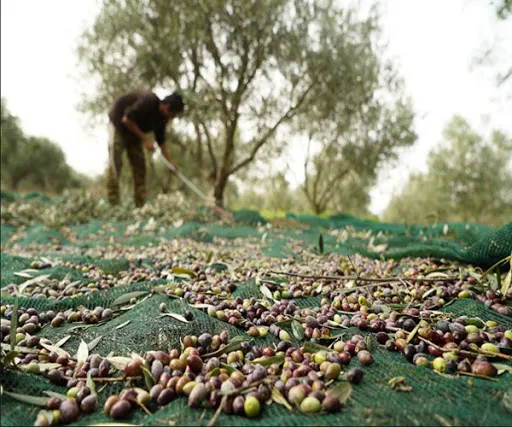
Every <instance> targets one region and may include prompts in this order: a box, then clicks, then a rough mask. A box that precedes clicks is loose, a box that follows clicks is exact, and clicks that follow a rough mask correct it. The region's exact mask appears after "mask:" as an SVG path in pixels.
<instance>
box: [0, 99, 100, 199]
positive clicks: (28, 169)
mask: <svg viewBox="0 0 512 427" xmlns="http://www.w3.org/2000/svg"><path fill="white" fill-rule="evenodd" d="M0 146H1V156H0V158H1V160H0V161H1V178H2V190H3V191H4V190H12V191H27V190H28V191H41V192H46V193H49V194H58V193H61V192H62V191H63V190H64V189H66V188H79V187H83V186H86V185H88V184H90V183H91V182H92V181H93V180H92V179H91V178H89V177H86V176H85V175H82V174H79V173H77V172H76V171H74V170H73V169H72V168H71V167H70V166H69V165H68V164H67V163H66V158H65V156H64V152H63V151H62V149H61V148H60V147H59V146H58V145H57V144H55V143H53V142H52V141H50V140H49V139H47V138H40V137H36V136H27V135H25V134H24V132H23V130H22V129H21V125H20V123H19V120H18V118H17V117H15V116H14V115H12V114H11V113H10V112H9V109H8V108H7V102H6V100H5V99H3V98H2V144H1V145H0Z"/></svg>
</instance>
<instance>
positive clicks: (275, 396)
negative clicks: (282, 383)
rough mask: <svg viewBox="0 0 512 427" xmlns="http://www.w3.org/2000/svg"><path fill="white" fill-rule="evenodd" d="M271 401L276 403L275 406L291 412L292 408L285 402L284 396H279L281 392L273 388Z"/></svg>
mask: <svg viewBox="0 0 512 427" xmlns="http://www.w3.org/2000/svg"><path fill="white" fill-rule="evenodd" d="M271 398H272V400H273V401H274V402H276V403H277V404H279V405H283V406H284V407H285V408H286V409H288V410H289V411H291V410H293V408H292V407H291V406H290V404H289V403H288V402H287V401H286V399H285V398H284V396H283V395H282V394H281V392H280V391H279V390H278V389H277V388H275V387H272V396H271Z"/></svg>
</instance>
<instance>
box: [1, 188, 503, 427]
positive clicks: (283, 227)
mask: <svg viewBox="0 0 512 427" xmlns="http://www.w3.org/2000/svg"><path fill="white" fill-rule="evenodd" d="M20 198H21V196H19V195H14V194H2V207H3V209H4V208H5V209H7V208H8V207H9V205H10V204H12V203H20V201H19V200H20ZM24 201H26V203H28V204H29V205H30V203H37V204H38V206H40V207H41V206H45V205H50V204H56V203H57V204H58V203H60V202H59V201H58V200H57V201H55V200H52V199H48V198H42V197H41V196H39V195H37V194H32V195H31V196H30V199H26V200H24ZM31 206H33V205H31ZM197 212H198V213H197V215H196V216H195V217H193V218H190V220H187V221H185V222H182V223H181V224H180V223H176V224H174V226H170V225H169V226H168V225H162V222H159V221H158V219H157V218H156V219H155V221H151V219H149V218H147V219H141V220H139V221H133V220H132V221H130V220H126V219H124V218H121V217H120V218H119V219H116V220H111V221H108V220H107V219H105V218H102V217H101V216H98V217H96V218H94V217H91V218H89V219H84V220H80V221H77V222H76V223H74V224H73V223H72V224H66V225H65V226H59V227H53V228H52V227H50V226H48V225H44V224H42V223H41V222H39V223H38V222H36V221H30V223H27V224H18V223H16V221H15V220H13V219H12V218H13V217H5V216H4V213H2V226H1V242H2V253H1V258H0V262H1V283H0V284H1V289H2V304H3V305H10V304H14V302H15V301H17V302H18V304H19V306H20V307H26V308H29V307H30V308H34V309H36V310H37V311H38V312H43V311H48V310H53V311H54V312H58V311H66V310H69V309H71V310H77V309H80V308H82V307H85V308H87V309H90V310H93V309H94V308H95V307H98V306H101V307H103V308H115V307H114V306H113V303H114V302H115V301H116V299H118V298H119V297H120V296H122V295H124V294H127V293H132V292H135V291H141V292H142V291H147V292H148V293H147V296H149V297H148V298H142V299H139V301H138V302H137V303H136V304H134V305H133V306H132V307H130V309H127V310H125V311H122V312H121V313H120V314H119V315H117V316H115V317H113V318H112V319H111V320H110V321H108V322H103V323H102V322H100V323H99V324H97V325H93V326H91V327H85V326H86V325H82V324H79V325H82V326H83V327H79V328H77V327H76V326H77V325H76V324H74V323H68V322H66V323H64V324H63V325H62V326H60V327H52V326H45V327H43V329H42V330H41V331H40V332H39V333H38V335H39V336H41V337H44V338H47V339H49V340H51V341H52V342H54V343H55V342H57V341H59V340H60V339H62V338H63V337H66V336H68V335H69V339H68V340H67V341H66V342H65V344H63V345H62V349H64V350H65V351H67V352H68V353H69V354H70V355H72V356H73V355H75V354H76V353H77V349H78V347H79V345H80V343H81V342H82V341H84V342H86V343H91V342H92V341H93V340H95V339H96V338H99V337H101V338H99V340H98V341H97V344H96V346H95V347H94V352H95V353H99V354H100V355H102V356H107V355H108V354H114V355H115V356H130V354H132V353H137V354H140V355H144V354H145V352H147V351H149V350H164V351H168V350H169V349H171V348H180V338H182V337H183V336H185V335H196V336H199V335H200V334H202V333H204V332H209V333H211V334H218V333H220V332H221V331H222V330H223V329H227V330H228V331H229V334H230V337H235V336H245V337H249V336H248V335H247V333H246V332H245V331H244V330H243V328H240V327H237V326H231V325H230V324H228V323H226V322H221V321H220V320H217V319H215V318H212V317H211V316H209V315H208V314H207V313H206V312H205V311H204V310H202V309H198V308H195V307H193V306H191V305H190V304H189V303H188V302H187V301H186V300H185V299H183V298H173V299H169V298H168V297H167V296H165V295H162V294H159V293H151V290H152V289H154V288H155V287H156V286H158V285H166V284H167V283H168V282H169V281H168V280H163V279H161V278H160V279H154V278H152V277H151V275H149V276H142V275H141V277H139V278H138V279H136V280H132V281H129V280H125V281H122V285H119V286H114V287H110V288H105V289H102V288H98V287H94V286H91V290H90V292H85V293H83V292H82V293H77V294H73V293H71V294H69V296H65V297H64V298H57V299H55V298H53V299H52V298H44V297H41V295H37V292H33V293H32V295H28V294H26V293H20V295H18V296H16V295H15V294H13V293H12V292H10V290H11V288H10V287H12V286H13V285H17V286H18V287H17V289H18V290H19V289H20V285H21V284H23V283H26V282H27V280H28V279H29V278H31V277H35V276H37V275H45V280H52V279H57V280H63V279H67V280H68V282H75V283H76V286H78V287H79V286H81V285H82V284H85V285H87V284H89V283H91V282H92V281H93V280H92V279H91V277H93V276H90V275H89V270H88V269H87V266H91V265H93V266H95V268H96V269H101V271H103V272H104V273H106V274H109V275H112V277H118V278H119V277H125V276H123V274H125V273H126V272H127V271H129V270H130V269H131V270H130V271H133V269H134V268H136V267H137V266H148V268H149V270H150V271H161V270H162V269H165V268H170V267H172V266H182V267H184V268H186V267H187V266H189V265H191V264H194V263H197V262H198V263H202V264H204V265H210V266H214V265H215V263H217V264H218V265H227V266H230V265H231V264H232V263H233V264H237V263H238V264H237V265H238V266H240V270H243V268H244V265H246V266H247V268H248V267H250V266H251V265H253V264H252V263H255V262H256V261H255V260H254V258H255V257H256V254H257V256H258V257H259V261H258V262H259V264H257V263H256V264H254V265H258V266H259V268H260V270H264V269H265V268H266V266H267V265H268V266H275V265H280V266H281V268H280V269H281V270H282V271H285V270H287V268H288V267H289V266H291V265H295V264H299V265H300V264H303V263H305V262H306V260H312V259H329V260H333V262H336V263H339V262H341V260H344V259H345V260H346V256H347V255H349V256H351V258H350V259H353V258H352V256H354V257H360V258H361V259H362V258H363V257H364V258H369V259H373V260H376V261H378V262H384V261H386V260H395V261H396V265H397V266H405V265H407V263H408V262H411V263H412V262H413V261H414V260H415V259H435V260H442V261H443V262H446V263H449V262H454V263H459V264H461V265H471V266H474V267H475V269H476V270H475V271H485V269H487V268H489V267H491V266H492V265H494V264H496V263H497V262H499V261H500V260H503V259H504V258H506V257H507V256H510V254H511V253H512V223H509V224H507V225H505V226H503V227H502V228H499V229H493V228H490V227H487V226H483V225H479V224H466V223H448V224H444V223H443V224H436V225H434V226H432V225H428V226H427V225H425V226H422V225H401V224H387V223H379V222H373V221H367V220H361V219H359V218H356V217H352V216H349V215H337V216H332V217H329V218H320V217H316V216H312V215H295V214H291V213H290V214H288V215H287V216H286V218H284V219H281V220H280V221H279V222H276V221H267V220H266V219H264V218H263V217H261V216H260V215H259V214H258V213H257V212H253V211H238V212H233V214H234V218H235V221H234V223H233V224H225V223H222V222H220V221H217V220H216V218H213V219H212V220H211V221H209V222H204V221H203V220H202V219H201V211H197ZM6 218H7V219H6ZM148 224H149V225H148ZM182 248H183V249H185V248H188V249H187V251H185V250H182ZM306 253H307V254H308V255H307V256H306ZM141 254H143V256H142V258H141ZM35 261H37V262H38V263H39V264H42V263H46V264H48V265H47V266H46V268H41V269H37V268H35V269H34V262H35ZM279 263H280V264H279ZM237 268H238V267H237ZM269 268H270V267H269ZM25 270H27V271H28V273H27V274H20V272H23V271H25ZM36 270H37V272H36ZM178 276H179V275H178ZM271 276H272V274H270V272H269V277H271ZM280 277H281V279H282V278H283V277H282V276H280ZM186 282H187V278H186V277H181V276H179V277H176V278H175V279H174V283H173V286H175V287H179V286H180V284H181V283H186ZM259 284H260V283H259V282H258V281H257V280H256V279H255V278H254V277H248V278H246V280H241V281H238V282H237V283H236V290H234V292H233V296H234V297H236V296H241V297H242V298H250V297H255V298H263V297H264V295H263V293H262V291H261V289H260V286H259ZM320 300H321V295H320V296H310V297H300V298H296V299H295V303H296V305H297V306H298V307H313V306H315V305H319V303H320ZM162 302H164V303H166V304H167V310H168V311H169V312H171V313H176V314H181V315H184V314H185V312H186V310H188V311H190V312H191V313H192V316H191V319H192V320H189V321H188V323H184V322H181V321H179V320H178V319H175V318H173V317H168V316H161V313H160V310H159V306H160V304H161V303H162ZM508 304H510V300H509V301H508ZM439 310H440V311H443V312H448V313H453V314H454V316H469V317H473V318H479V319H481V320H482V321H483V322H488V321H495V322H496V323H497V324H499V325H501V326H502V327H503V328H504V329H507V330H510V329H512V317H510V316H508V315H505V314H501V313H500V312H497V311H495V310H491V308H489V307H487V306H486V305H484V304H483V303H482V302H479V301H477V300H475V299H472V298H460V299H455V300H454V301H453V303H451V304H446V307H442V308H440V309H439ZM87 326H90V325H87ZM336 334H343V336H344V339H348V337H351V336H352V335H355V334H360V335H362V336H363V337H366V336H367V335H368V336H369V337H370V338H369V340H370V346H371V349H372V350H371V353H372V355H373V356H374V360H375V362H374V363H373V364H372V365H370V366H368V367H365V368H364V372H365V377H364V380H363V381H362V383H361V384H360V385H358V386H357V387H354V388H353V391H352V394H351V396H350V399H349V400H348V401H347V402H346V404H345V405H344V406H343V409H342V411H341V412H340V413H336V414H324V413H322V414H320V415H315V416H314V417H311V416H307V415H305V414H303V413H301V412H300V411H299V410H297V409H294V410H292V411H289V410H288V409H286V408H285V407H284V406H281V405H279V404H276V403H273V404H271V405H264V408H263V409H262V413H261V415H260V416H259V417H257V418H254V419H249V418H246V417H243V416H238V415H233V414H230V415H227V414H224V413H221V414H220V416H219V418H218V419H217V422H216V425H233V426H235V425H237V426H250V425H282V426H286V425H289V426H302V425H313V424H314V425H511V424H512V404H511V402H510V399H511V397H512V395H511V394H510V391H511V390H512V372H505V373H504V374H502V375H499V376H498V377H496V378H495V380H489V379H485V378H477V377H469V376H460V375H459V376H455V375H441V374H437V373H436V372H434V371H433V370H432V369H431V368H428V367H421V366H415V365H414V364H412V363H410V362H408V361H407V360H406V359H405V358H404V357H403V356H402V355H400V354H399V353H397V352H390V351H388V350H387V349H385V348H383V347H382V346H381V345H379V344H378V343H377V341H376V340H375V336H374V334H371V333H368V332H366V331H361V330H360V329H358V328H356V327H353V326H351V327H348V328H345V329H339V330H333V335H336ZM249 338H251V337H249ZM252 340H253V343H252V344H259V345H273V344H277V343H278V342H279V339H278V338H277V337H275V336H273V335H272V334H268V335H267V336H265V337H258V338H252ZM291 341H292V342H293V343H294V344H295V345H297V346H299V345H300V342H299V341H297V340H296V338H295V337H293V336H292V337H291ZM4 342H8V341H5V340H4ZM327 345H328V344H327ZM503 364H505V365H507V366H509V368H510V369H511V370H512V363H511V362H510V361H508V362H507V361H506V360H505V361H503ZM355 366H359V364H358V362H357V360H352V361H351V362H350V365H349V368H350V367H355ZM395 377H404V378H405V380H406V382H407V384H408V385H410V386H411V387H412V390H411V391H408V392H407V391H397V390H395V389H392V388H391V387H390V385H389V383H388V382H389V380H390V379H392V378H395ZM0 382H1V385H2V387H3V389H4V390H6V391H10V392H14V393H19V394H26V395H30V396H44V392H46V391H53V392H57V393H63V394H65V393H66V387H65V386H57V385H54V384H52V383H51V382H50V381H49V380H48V379H47V378H46V377H45V376H43V375H37V374H30V373H25V372H21V371H15V370H7V369H6V370H4V371H3V372H2V374H1V380H0ZM97 388H98V389H100V387H99V386H97ZM122 388H123V384H122V383H116V382H112V383H107V385H106V386H105V388H104V389H103V387H102V388H101V392H100V393H99V394H98V399H99V405H98V409H97V410H96V411H94V412H92V413H90V414H80V417H79V418H78V420H77V421H76V422H74V423H73V424H72V425H91V424H96V423H107V422H112V421H113V420H112V419H111V418H110V417H109V416H108V415H106V414H105V413H104V412H103V409H102V408H103V403H104V402H105V400H106V398H107V397H108V396H110V395H112V394H115V393H119V392H120V391H121V389H122ZM506 399H508V401H506ZM149 409H150V412H151V415H148V414H146V413H145V412H143V411H142V410H133V411H131V413H130V415H129V417H128V418H127V419H125V420H123V422H125V423H129V424H137V425H162V426H164V425H165V426H169V425H196V426H197V425H207V424H208V422H209V421H210V419H211V418H212V416H213V414H214V412H215V411H214V410H213V409H206V410H205V409H191V408H189V407H188V405H187V399H183V398H178V399H175V400H173V401H172V402H171V403H169V404H168V405H166V406H164V407H156V406H151V407H150V408H149ZM39 410H40V408H38V407H37V406H33V405H31V404H28V403H23V402H20V401H18V400H15V399H13V398H11V397H9V396H8V395H3V396H2V397H1V424H2V425H4V426H10V425H13V426H14V425H16V426H19V425H32V424H33V423H34V421H35V419H36V416H37V413H38V411H39Z"/></svg>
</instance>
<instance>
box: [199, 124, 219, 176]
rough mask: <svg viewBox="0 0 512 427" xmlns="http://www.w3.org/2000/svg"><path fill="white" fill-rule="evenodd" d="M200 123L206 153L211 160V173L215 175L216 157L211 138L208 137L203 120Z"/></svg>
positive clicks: (208, 133)
mask: <svg viewBox="0 0 512 427" xmlns="http://www.w3.org/2000/svg"><path fill="white" fill-rule="evenodd" d="M200 124H201V126H202V128H203V131H204V134H205V135H206V142H207V146H208V154H209V155H210V159H211V161H212V169H213V175H214V176H215V177H217V158H216V157H215V153H214V152H213V144H212V138H211V137H210V132H208V129H207V128H206V126H205V124H204V123H203V122H200Z"/></svg>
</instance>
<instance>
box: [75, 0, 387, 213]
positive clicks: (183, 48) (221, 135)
mask: <svg viewBox="0 0 512 427" xmlns="http://www.w3.org/2000/svg"><path fill="white" fill-rule="evenodd" d="M102 3H103V8H102V11H101V13H100V14H99V15H98V17H97V19H96V21H95V22H94V24H93V25H92V26H91V27H90V28H89V29H88V30H87V31H85V33H84V34H83V37H82V39H81V43H80V46H79V49H78V55H79V58H80V60H81V62H82V63H83V64H85V65H86V66H87V69H88V75H89V76H92V77H94V78H95V79H96V81H97V82H98V86H97V90H96V91H95V92H94V93H92V94H86V95H85V97H84V103H83V105H82V108H83V110H84V111H88V112H91V113H93V114H105V111H106V110H107V108H108V106H109V105H110V104H111V103H112V102H113V101H114V100H115V99H116V97H117V96H119V95H120V94H122V93H123V92H124V91H126V90H127V89H129V88H132V87H136V86H145V87H151V88H157V87H160V88H178V89H180V90H181V91H182V92H183V93H184V95H185V99H186V101H187V104H188V111H189V113H188V118H187V121H189V123H190V126H189V127H188V128H187V129H185V127H184V126H183V128H182V129H181V132H183V133H187V135H188V136H189V137H190V138H193V139H192V140H193V142H192V144H191V147H193V152H194V153H195V156H194V161H195V167H196V169H197V170H199V171H201V172H202V178H201V179H202V180H203V181H206V182H207V183H208V184H209V186H210V188H211V192H212V194H213V196H214V197H215V200H216V202H217V204H219V205H222V204H223V203H224V192H225V189H226V186H227V184H228V182H229V180H230V178H231V177H232V176H234V175H236V176H238V177H239V176H240V173H241V172H243V171H244V170H246V169H247V168H248V167H249V166H251V165H252V164H253V162H254V161H255V160H256V159H260V160H261V159H265V158H268V157H270V156H274V155H275V152H276V151H275V150H279V147H282V146H283V145H284V144H285V141H284V140H283V138H280V137H279V132H280V130H281V129H283V128H284V127H286V126H289V125H291V124H293V123H298V122H300V123H303V124H305V125H306V124H308V123H312V118H315V119H316V118H317V117H319V113H322V114H325V113H326V112H330V114H328V118H327V117H325V118H324V120H323V121H324V122H327V121H330V122H334V123H343V124H345V123H351V122H352V118H353V117H355V116H356V115H357V114H359V113H360V112H364V107H365V106H369V105H374V103H372V102H371V99H372V97H373V96H374V94H375V91H376V90H378V89H379V87H380V84H381V83H382V84H383V83H384V82H381V81H380V80H379V79H378V78H377V76H376V71H378V70H380V66H376V65H375V63H376V62H377V59H376V57H377V56H378V52H377V51H376V50H375V49H372V48H371V46H372V43H371V40H372V39H373V38H374V37H376V36H377V32H376V31H375V30H376V28H377V16H376V14H371V16H369V17H368V18H364V19H359V18H357V16H356V13H354V10H353V9H349V8H348V7H346V6H345V5H343V7H341V6H340V3H339V2H335V1H334V0H318V1H314V2H311V1H308V0H258V1H256V0H252V1H244V2H240V1H234V0H220V1H214V0H208V1H199V0H187V1H185V0H176V1H173V2H168V1H163V0H153V1H149V2H140V1H138V0H125V1H123V2H119V1H117V0H103V2H102ZM378 75H379V76H380V74H378ZM178 161H179V159H178Z"/></svg>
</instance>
